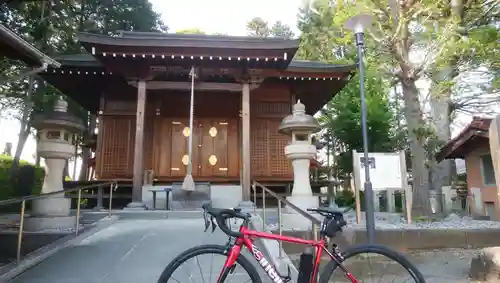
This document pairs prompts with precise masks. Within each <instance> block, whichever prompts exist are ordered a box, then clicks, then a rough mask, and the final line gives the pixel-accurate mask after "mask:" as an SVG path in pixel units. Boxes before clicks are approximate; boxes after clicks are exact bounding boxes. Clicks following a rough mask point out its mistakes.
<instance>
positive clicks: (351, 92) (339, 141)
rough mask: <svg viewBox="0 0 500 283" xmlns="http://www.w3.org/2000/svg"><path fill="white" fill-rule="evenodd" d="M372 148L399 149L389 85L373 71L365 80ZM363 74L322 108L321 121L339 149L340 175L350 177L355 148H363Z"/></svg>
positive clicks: (332, 145) (379, 150) (360, 149)
mask: <svg viewBox="0 0 500 283" xmlns="http://www.w3.org/2000/svg"><path fill="white" fill-rule="evenodd" d="M365 91H366V106H367V126H368V140H369V144H368V150H369V151H371V152H388V151H393V150H395V149H396V144H397V143H396V141H395V136H396V135H395V132H394V130H395V128H394V125H395V113H394V111H393V109H392V107H391V104H390V103H389V100H388V97H387V93H388V91H387V84H386V83H384V82H383V80H382V79H380V78H378V77H377V76H376V74H375V73H373V72H372V71H370V72H369V74H368V75H367V78H366V82H365ZM359 93H360V88H359V77H357V76H355V77H354V78H353V79H352V80H351V82H350V83H349V84H348V85H347V86H346V87H345V88H344V89H342V91H340V92H339V93H338V94H337V95H336V96H335V97H334V98H333V99H332V100H331V101H330V102H328V104H327V105H326V107H325V108H324V109H323V110H322V115H321V116H320V117H319V121H320V123H321V124H322V125H323V127H324V128H325V129H326V133H327V135H329V136H330V137H329V138H330V139H329V140H328V141H329V142H330V147H331V148H334V147H336V151H337V152H338V158H337V159H338V168H335V169H334V171H336V173H337V177H340V178H342V179H347V180H348V179H350V174H351V173H352V169H353V160H352V150H357V151H363V139H362V131H361V101H360V96H359ZM334 145H335V146H334Z"/></svg>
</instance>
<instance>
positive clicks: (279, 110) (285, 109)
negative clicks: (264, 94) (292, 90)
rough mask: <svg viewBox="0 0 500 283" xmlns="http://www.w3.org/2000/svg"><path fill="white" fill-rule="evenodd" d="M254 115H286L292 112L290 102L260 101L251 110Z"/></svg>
mask: <svg viewBox="0 0 500 283" xmlns="http://www.w3.org/2000/svg"><path fill="white" fill-rule="evenodd" d="M250 111H251V113H252V115H255V116H260V117H266V116H274V117H284V116H286V115H288V114H290V103H287V102H258V103H255V104H254V105H253V108H252V109H251V110H250Z"/></svg>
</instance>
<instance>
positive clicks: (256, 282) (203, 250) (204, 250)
mask: <svg viewBox="0 0 500 283" xmlns="http://www.w3.org/2000/svg"><path fill="white" fill-rule="evenodd" d="M226 250H227V248H226V247H225V246H221V245H202V246H196V247H193V248H190V249H188V250H186V251H184V252H183V253H181V254H179V255H178V256H176V257H175V258H174V259H173V260H172V261H171V262H170V263H169V264H168V265H167V266H166V267H165V269H164V270H163V272H162V273H161V275H160V278H159V279H158V283H168V279H170V277H171V276H172V275H173V274H174V272H175V271H176V269H177V268H179V266H181V265H182V264H183V263H184V262H186V261H187V260H188V259H191V258H193V257H195V256H198V255H202V254H220V255H224V256H227V252H226ZM236 262H237V263H238V264H239V265H241V267H243V269H244V270H245V271H246V272H247V273H248V275H249V276H250V279H251V280H252V281H251V282H252V283H262V280H261V278H260V276H259V273H258V272H257V269H256V268H255V266H253V264H252V263H251V262H250V261H249V260H248V259H247V258H246V257H245V256H244V255H242V254H240V255H239V256H238V258H237V259H236ZM216 276H218V274H216Z"/></svg>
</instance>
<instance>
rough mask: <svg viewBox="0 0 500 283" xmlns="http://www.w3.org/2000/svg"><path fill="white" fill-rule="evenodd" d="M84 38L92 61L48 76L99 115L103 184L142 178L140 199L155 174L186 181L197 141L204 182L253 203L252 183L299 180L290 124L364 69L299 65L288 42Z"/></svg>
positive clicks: (136, 192)
mask: <svg viewBox="0 0 500 283" xmlns="http://www.w3.org/2000/svg"><path fill="white" fill-rule="evenodd" d="M79 41H80V43H81V45H82V46H83V47H84V49H85V50H86V51H87V52H88V54H78V55H62V56H57V57H55V59H56V60H58V62H60V63H61V64H62V65H61V67H60V68H58V69H51V68H49V69H48V70H47V71H46V72H45V73H43V74H42V76H43V78H44V79H46V80H47V81H48V82H49V83H50V84H52V85H54V86H55V87H56V88H58V89H59V90H61V91H62V92H63V93H65V94H66V95H67V96H68V97H70V98H71V99H73V100H74V101H76V102H77V103H79V104H80V105H82V106H83V107H84V108H86V109H88V110H89V111H90V112H93V113H96V114H98V117H99V118H98V138H97V149H96V159H95V166H96V168H95V177H96V178H97V179H98V180H132V181H133V201H140V200H141V191H142V186H143V176H144V174H145V173H144V172H145V170H148V171H150V172H152V174H153V175H154V179H155V181H156V183H159V184H167V183H172V182H182V181H183V179H184V177H185V175H186V167H187V164H188V162H189V156H188V142H187V140H188V137H189V135H193V136H192V138H193V153H192V162H193V163H192V164H193V174H192V175H193V179H194V180H195V182H209V183H211V184H218V185H227V186H233V187H234V186H240V190H242V197H243V199H244V200H248V199H249V196H250V190H251V188H250V186H251V181H252V180H256V181H259V182H266V183H275V184H282V185H286V184H290V183H292V180H293V171H292V167H291V163H290V161H289V160H287V159H286V158H285V155H284V147H285V146H286V145H287V143H288V137H286V136H284V135H281V134H279V133H278V127H279V125H280V122H281V120H282V119H283V117H284V116H286V115H289V114H290V113H291V107H292V105H293V104H294V103H295V102H296V101H297V99H300V100H301V102H302V103H304V104H305V106H306V110H307V111H308V113H309V114H314V113H316V112H317V111H318V110H319V109H320V108H321V107H322V106H323V105H325V104H326V103H327V102H328V101H329V100H330V99H331V98H332V97H333V95H335V94H336V93H337V92H338V91H339V90H340V89H342V87H344V86H345V84H346V83H347V82H348V80H349V78H350V76H351V74H352V73H353V72H354V70H355V66H353V65H330V64H325V63H320V62H310V61H296V60H293V58H294V56H295V53H296V51H297V49H298V47H299V41H298V40H289V39H282V38H259V37H235V36H215V35H183V34H163V33H150V32H125V31H122V32H120V33H119V35H117V36H106V35H100V34H90V33H81V34H79ZM192 67H194V68H195V71H196V72H195V73H196V80H195V83H194V124H193V129H192V130H191V129H190V128H189V113H190V92H191V77H190V74H189V73H190V70H191V68H192Z"/></svg>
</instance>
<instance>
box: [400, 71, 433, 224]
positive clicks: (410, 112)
mask: <svg viewBox="0 0 500 283" xmlns="http://www.w3.org/2000/svg"><path fill="white" fill-rule="evenodd" d="M401 85H402V88H403V98H404V102H405V110H404V115H405V118H406V123H407V125H408V138H409V142H410V150H411V154H412V158H411V172H412V179H413V184H412V187H413V204H412V215H414V216H422V215H430V214H431V207H430V200H429V187H428V185H429V173H428V172H429V171H428V169H427V166H426V160H427V154H426V150H425V148H424V144H425V140H424V139H423V138H420V137H419V136H418V135H417V133H418V131H419V129H420V128H421V127H422V126H424V121H423V119H422V110H421V109H420V101H419V97H418V95H419V93H418V89H417V87H416V86H415V80H413V79H406V80H404V81H402V82H401Z"/></svg>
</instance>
